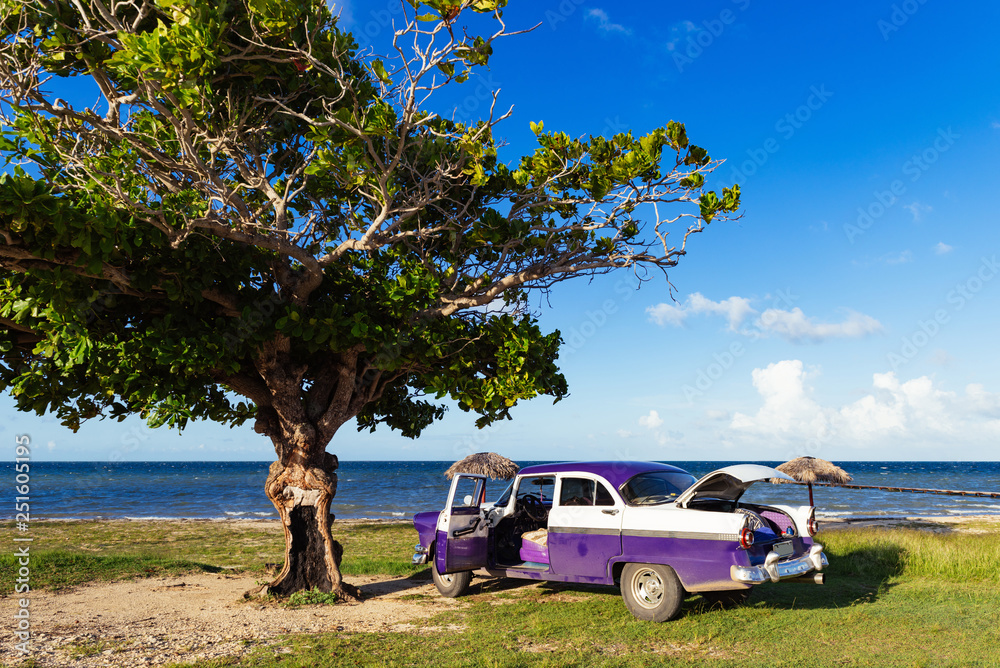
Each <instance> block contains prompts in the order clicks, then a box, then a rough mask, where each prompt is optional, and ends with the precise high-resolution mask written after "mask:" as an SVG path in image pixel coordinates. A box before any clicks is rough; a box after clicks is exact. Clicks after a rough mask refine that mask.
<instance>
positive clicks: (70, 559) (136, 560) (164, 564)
mask: <svg viewBox="0 0 1000 668" xmlns="http://www.w3.org/2000/svg"><path fill="white" fill-rule="evenodd" d="M8 565H9V566H10V567H9V568H4V567H6V566H8ZM0 571H2V572H0V586H3V585H5V584H7V583H6V580H7V579H12V578H13V574H14V573H16V572H17V569H16V568H14V563H13V558H12V557H9V556H7V555H4V557H3V558H0ZM223 571H226V572H230V573H231V572H233V571H232V570H231V569H224V568H220V567H219V566H213V565H211V564H205V563H202V562H199V561H190V560H187V559H170V558H163V557H158V556H153V555H111V556H103V555H93V554H79V553H75V552H67V551H64V550H42V551H40V552H37V553H35V552H32V554H31V586H32V589H36V588H37V589H54V590H59V589H64V588H66V587H75V586H79V585H84V584H88V583H90V582H110V581H114V580H127V579H132V578H146V577H153V576H162V575H179V574H182V573H190V572H195V573H221V572H223ZM5 575H9V578H6V577H4V576H5ZM10 586H11V587H13V584H12V583H10Z"/></svg>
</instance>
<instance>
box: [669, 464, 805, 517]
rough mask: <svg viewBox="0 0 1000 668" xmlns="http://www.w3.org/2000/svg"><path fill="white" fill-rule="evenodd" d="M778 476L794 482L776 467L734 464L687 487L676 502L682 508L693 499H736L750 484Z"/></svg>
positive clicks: (713, 472)
mask: <svg viewBox="0 0 1000 668" xmlns="http://www.w3.org/2000/svg"><path fill="white" fill-rule="evenodd" d="M771 478H780V479H782V480H788V481H789V482H795V481H794V480H793V479H792V478H790V477H789V476H787V475H785V474H784V473H782V472H781V471H779V470H778V469H773V468H771V467H770V466H761V465H760V464H736V465H735V466H727V467H725V468H721V469H718V470H715V471H712V472H711V473H709V474H708V475H706V476H705V477H703V478H702V479H701V480H699V481H698V482H696V483H695V484H693V485H691V486H690V487H688V488H687V489H686V490H684V492H683V493H682V494H681V495H680V496H679V497H678V498H677V501H676V504H677V505H678V506H679V507H681V508H684V507H686V506H687V505H688V503H690V502H691V501H692V500H693V499H702V498H709V499H724V500H726V501H738V500H739V498H740V497H741V496H743V493H744V492H746V491H747V489H748V488H749V487H750V485H752V484H754V483H755V482H760V481H762V480H770V479H771Z"/></svg>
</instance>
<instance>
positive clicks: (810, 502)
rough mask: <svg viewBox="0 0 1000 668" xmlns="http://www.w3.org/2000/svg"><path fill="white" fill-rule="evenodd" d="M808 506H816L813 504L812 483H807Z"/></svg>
mask: <svg viewBox="0 0 1000 668" xmlns="http://www.w3.org/2000/svg"><path fill="white" fill-rule="evenodd" d="M809 505H810V506H815V505H816V504H815V503H813V484H812V483H809Z"/></svg>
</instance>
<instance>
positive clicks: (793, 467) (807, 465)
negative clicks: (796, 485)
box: [771, 457, 854, 484]
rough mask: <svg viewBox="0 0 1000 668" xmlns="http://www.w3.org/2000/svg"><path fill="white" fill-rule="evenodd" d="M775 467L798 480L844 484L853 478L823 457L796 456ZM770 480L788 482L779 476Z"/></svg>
mask: <svg viewBox="0 0 1000 668" xmlns="http://www.w3.org/2000/svg"><path fill="white" fill-rule="evenodd" d="M777 469H778V470H779V471H781V472H782V473H787V474H788V475H790V476H791V477H793V478H795V479H796V480H797V481H799V482H805V483H810V484H811V483H814V482H832V483H838V484H844V483H848V482H851V481H852V480H854V478H852V477H851V475H850V474H849V473H847V471H845V470H844V469H842V468H840V467H839V466H835V465H833V464H831V463H830V462H828V461H826V460H825V459H818V458H816V457H797V458H795V459H793V460H792V461H790V462H785V463H784V464H782V465H781V466H778V467H777ZM771 482H788V481H787V480H781V479H780V478H772V479H771Z"/></svg>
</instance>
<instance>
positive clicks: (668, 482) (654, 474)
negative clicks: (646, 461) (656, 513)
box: [621, 471, 695, 506]
mask: <svg viewBox="0 0 1000 668" xmlns="http://www.w3.org/2000/svg"><path fill="white" fill-rule="evenodd" d="M694 482H695V477H694V476H693V475H691V474H690V473H684V472H682V471H650V472H649V473H640V474H639V475H637V476H633V477H632V478H631V479H629V481H628V482H627V483H625V484H624V485H622V490H621V491H622V496H623V497H624V498H625V501H626V503H628V504H629V505H633V506H655V505H658V504H661V503H670V502H671V501H676V500H677V497H678V496H679V495H680V493H681V492H683V491H684V490H685V489H687V488H688V487H690V486H691V485H693V484H694Z"/></svg>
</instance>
